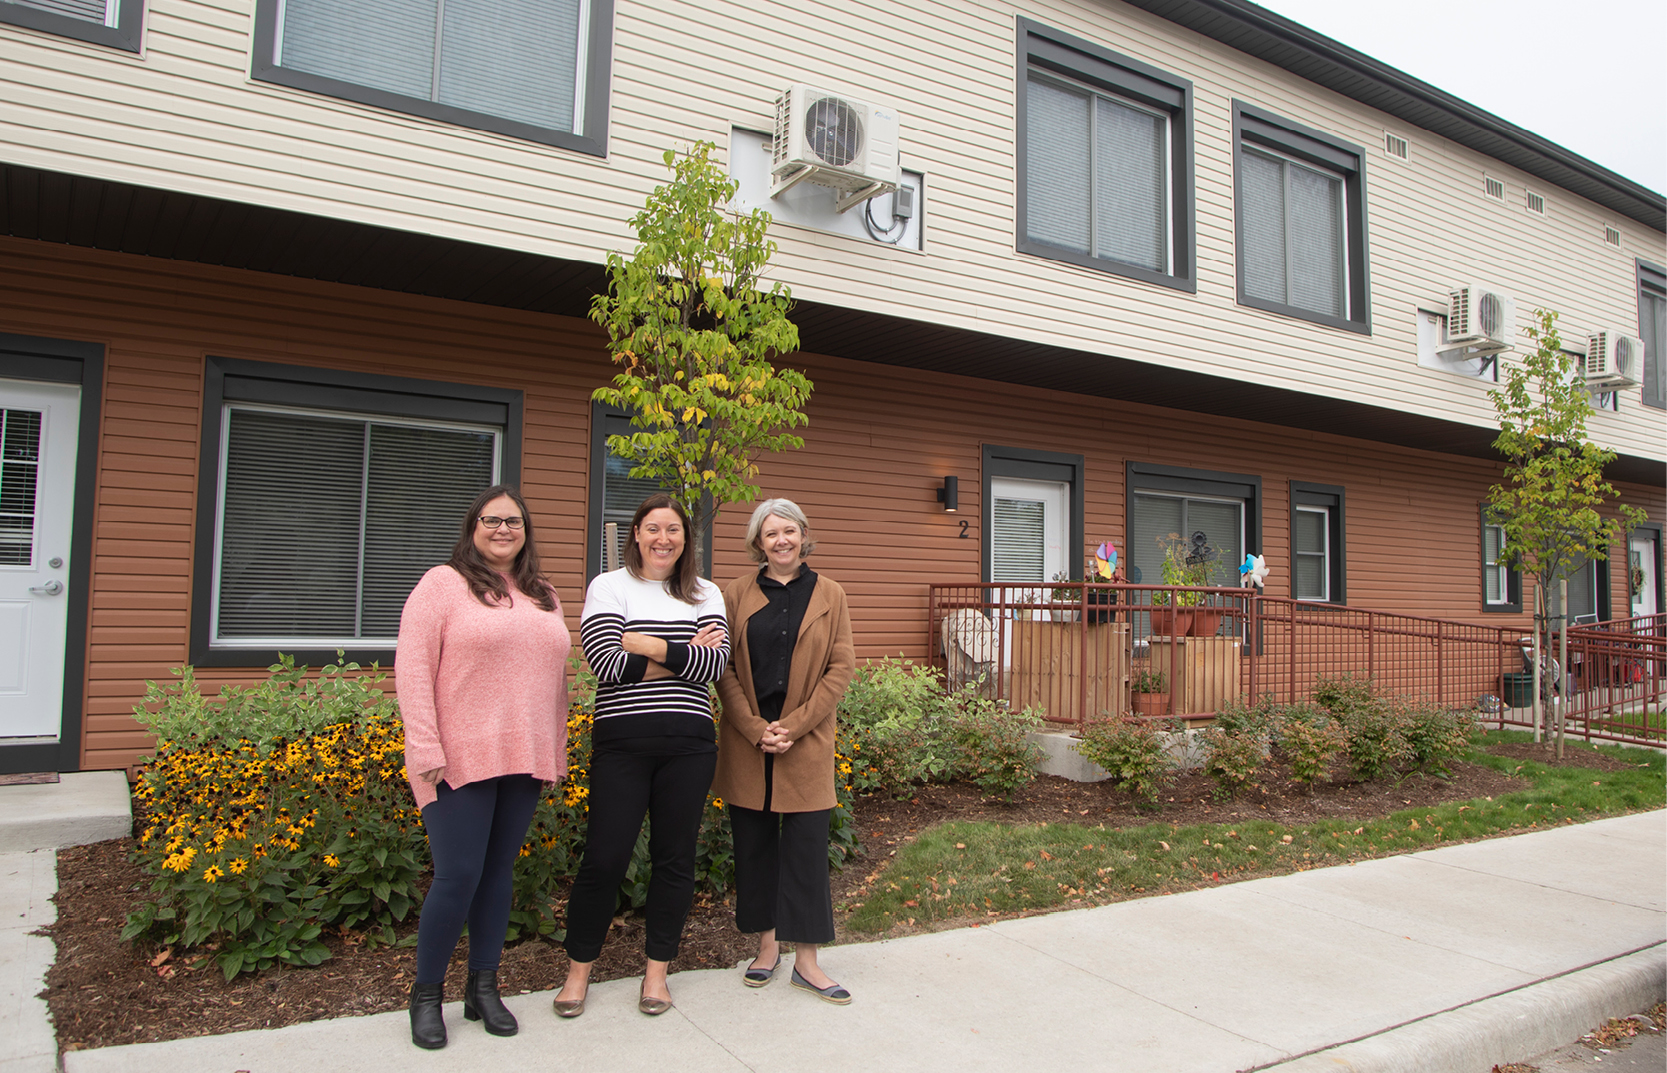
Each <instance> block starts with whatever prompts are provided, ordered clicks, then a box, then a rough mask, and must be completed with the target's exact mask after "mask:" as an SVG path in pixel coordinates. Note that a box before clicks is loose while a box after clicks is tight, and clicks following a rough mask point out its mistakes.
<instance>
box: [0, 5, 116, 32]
mask: <svg viewBox="0 0 1667 1073" xmlns="http://www.w3.org/2000/svg"><path fill="white" fill-rule="evenodd" d="M11 2H12V3H14V4H16V5H17V6H18V7H32V8H34V9H35V10H36V11H49V12H51V13H52V14H54V15H65V16H68V17H69V18H72V19H80V20H81V21H83V22H93V23H97V24H98V25H100V26H114V25H116V19H115V15H116V10H115V9H116V4H115V0H11Z"/></svg>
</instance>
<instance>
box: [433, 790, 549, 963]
mask: <svg viewBox="0 0 1667 1073" xmlns="http://www.w3.org/2000/svg"><path fill="white" fill-rule="evenodd" d="M541 787H542V784H541V783H540V782H539V781H538V780H537V779H535V778H533V777H532V776H531V775H504V776H501V777H499V778H496V779H482V780H481V781H480V782H471V783H466V784H464V785H463V786H459V787H458V788H457V789H455V790H454V789H452V788H451V787H450V786H449V785H447V784H446V783H445V782H444V781H442V782H441V783H440V785H439V788H438V789H439V794H440V796H439V797H437V798H435V799H434V801H433V802H431V803H430V804H429V806H428V807H427V808H425V809H423V827H424V828H426V829H427V831H428V850H429V853H430V854H431V855H432V856H433V858H434V882H433V884H432V885H430V886H429V888H428V894H427V896H426V897H424V898H423V908H422V913H421V915H420V916H419V917H418V920H417V983H419V984H437V983H440V982H441V981H442V980H444V979H445V978H446V965H447V964H448V963H449V962H450V961H451V955H452V951H453V950H455V949H457V940H458V939H459V938H460V937H461V936H462V934H463V925H464V924H465V923H467V924H468V925H469V969H470V971H471V972H472V971H475V970H478V969H494V970H495V969H497V967H498V960H499V959H500V958H501V957H502V956H503V952H504V934H505V933H506V932H507V931H508V930H509V907H510V898H511V896H512V895H513V894H514V888H515V856H516V854H518V853H520V852H521V844H522V843H523V842H525V841H526V838H527V825H528V824H530V823H531V822H532V818H533V810H534V809H536V808H537V807H538V793H539V790H540V789H541Z"/></svg>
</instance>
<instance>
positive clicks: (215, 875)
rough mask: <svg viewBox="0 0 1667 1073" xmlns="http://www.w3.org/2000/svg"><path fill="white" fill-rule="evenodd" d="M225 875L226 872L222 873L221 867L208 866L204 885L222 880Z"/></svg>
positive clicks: (215, 865)
mask: <svg viewBox="0 0 1667 1073" xmlns="http://www.w3.org/2000/svg"><path fill="white" fill-rule="evenodd" d="M225 874H226V873H225V872H222V871H221V870H220V866H219V865H217V864H211V865H209V866H208V868H206V869H205V870H204V871H203V882H204V883H213V882H214V881H216V880H218V879H220V878H221V877H222V876H224V875H225Z"/></svg>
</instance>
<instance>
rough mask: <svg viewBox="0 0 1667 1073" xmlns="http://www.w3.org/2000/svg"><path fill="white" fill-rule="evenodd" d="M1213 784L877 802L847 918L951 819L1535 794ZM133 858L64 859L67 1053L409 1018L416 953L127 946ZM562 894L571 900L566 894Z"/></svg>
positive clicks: (747, 943)
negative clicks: (233, 958)
mask: <svg viewBox="0 0 1667 1073" xmlns="http://www.w3.org/2000/svg"><path fill="white" fill-rule="evenodd" d="M1491 751H1492V752H1494V753H1496V754H1499V755H1505V756H1510V757H1514V758H1519V759H1533V760H1538V761H1540V762H1542V763H1547V764H1553V763H1557V761H1555V760H1554V759H1553V757H1552V753H1551V751H1550V749H1549V747H1547V746H1543V745H1513V746H1495V747H1493V748H1492V749H1491ZM1563 763H1565V764H1573V765H1579V766H1584V767H1591V768H1595V769H1598V770H1605V771H1608V770H1616V769H1620V768H1623V767H1625V766H1626V765H1625V764H1624V763H1623V762H1621V761H1617V760H1613V759H1611V758H1609V757H1606V756H1602V755H1599V754H1595V753H1592V752H1589V751H1586V750H1571V751H1570V752H1569V755H1568V757H1567V759H1566V760H1564V761H1563ZM1210 786H1211V784H1210V783H1209V781H1208V780H1207V779H1205V778H1203V777H1202V776H1198V775H1192V776H1186V777H1183V778H1181V779H1180V780H1179V781H1177V782H1176V783H1175V784H1174V786H1173V788H1172V789H1171V791H1170V793H1169V794H1168V795H1166V796H1167V797H1168V800H1167V801H1165V802H1164V805H1163V809H1162V811H1161V812H1159V813H1157V814H1152V813H1143V812H1137V811H1136V810H1135V809H1134V807H1133V805H1132V803H1131V799H1130V797H1129V795H1128V794H1126V793H1122V792H1118V791H1114V790H1112V789H1111V788H1110V787H1109V786H1108V785H1107V784H1104V783H1087V784H1085V783H1075V782H1069V781H1067V780H1064V779H1060V778H1056V777H1053V776H1043V777H1042V778H1040V779H1037V780H1036V782H1035V783H1033V784H1032V785H1031V786H1030V787H1029V788H1028V789H1026V790H1024V791H1022V792H1020V793H1019V794H1016V795H1015V796H1014V798H1013V800H1012V801H1009V802H1002V801H996V800H989V799H985V798H983V797H982V796H980V794H979V793H978V792H977V790H975V789H973V788H971V787H968V786H964V785H958V784H957V785H948V786H936V785H935V786H929V787H925V788H922V789H921V790H920V791H919V792H918V793H917V794H916V795H915V796H914V797H913V798H912V799H910V800H907V801H894V800H891V799H889V798H883V797H881V798H864V799H861V800H859V801H858V802H857V805H856V809H855V813H856V822H857V825H858V828H857V829H858V831H859V832H860V833H861V839H862V848H861V851H860V852H859V853H858V855H857V856H856V857H855V858H854V859H853V860H852V861H850V862H848V863H847V864H846V866H845V867H844V868H843V869H841V870H840V871H839V872H837V873H835V874H834V877H833V886H834V903H835V905H836V907H837V906H840V905H841V904H842V903H843V902H845V901H846V900H848V899H849V897H850V896H851V893H852V892H853V891H855V890H856V889H857V888H859V887H860V886H861V885H862V883H863V878H864V876H865V875H867V874H868V873H870V872H873V871H874V870H875V869H877V868H879V867H880V866H881V865H882V864H883V863H884V861H885V859H886V858H887V857H888V856H889V855H890V854H892V853H894V852H895V851H896V847H897V846H898V845H900V844H901V843H903V842H905V841H907V840H908V839H909V838H911V837H912V836H914V835H915V834H917V833H919V832H920V831H923V830H925V829H926V828H928V827H931V826H933V825H935V824H938V823H943V822H946V821H951V820H993V821H998V822H1002V823H1013V824H1026V823H1040V822H1044V821H1046V822H1074V823H1093V824H1105V825H1106V826H1108V827H1132V826H1139V825H1142V824H1147V823H1152V822H1154V821H1159V822H1164V823H1171V824H1177V825H1186V824H1192V823H1220V822H1234V821H1237V820H1241V819H1245V818H1249V817H1252V816H1254V817H1258V818H1261V819H1267V820H1273V821H1276V822H1279V823H1287V824H1300V823H1308V822H1312V821H1315V820H1320V819H1327V818H1333V817H1336V818H1348V819H1366V818H1371V817H1374V816H1379V815H1384V814H1387V813H1390V812H1394V811H1395V810H1397V809H1402V808H1409V807H1412V806H1427V805H1434V804H1439V803H1441V802H1444V801H1454V800H1467V799H1470V798H1474V797H1488V796H1498V795H1500V794H1504V793H1509V792H1511V791H1512V790H1516V789H1521V788H1522V786H1523V783H1522V782H1521V780H1519V779H1515V778H1512V777H1510V776H1508V775H1505V774H1502V773H1500V772H1498V771H1495V770H1493V769H1491V768H1486V767H1481V766H1478V765H1474V764H1459V765H1457V767H1456V770H1455V771H1454V773H1453V777H1452V778H1450V779H1436V778H1425V777H1421V776H1412V777H1409V778H1406V779H1403V780H1402V781H1400V782H1398V783H1396V782H1389V781H1382V782H1376V783H1364V784H1362V783H1335V784H1324V785H1321V786H1319V787H1317V788H1316V789H1315V790H1314V792H1313V793H1312V794H1305V793H1303V792H1302V791H1300V790H1296V789H1292V788H1287V787H1282V786H1279V785H1272V786H1269V787H1267V788H1265V789H1263V790H1262V791H1260V792H1253V793H1251V794H1248V795H1246V796H1244V797H1241V798H1239V799H1236V800H1233V801H1229V802H1225V803H1221V802H1216V801H1213V800H1212V799H1211V797H1210V792H1209V791H1210ZM131 852H132V840H131V839H116V840H112V841H109V842H99V843H96V844H94V845H90V846H76V847H72V848H68V849H63V850H60V851H59V852H58V894H57V896H56V897H55V899H54V901H55V902H56V903H57V906H58V920H57V923H55V924H53V925H52V926H51V927H49V928H47V929H45V930H46V932H47V933H48V934H49V935H50V936H51V938H52V939H53V941H54V942H55V943H56V944H57V960H56V962H55V963H54V964H53V966H52V968H51V970H50V971H49V972H48V973H47V978H46V984H47V987H46V992H45V995H46V998H47V1000H48V1003H49V1005H50V1006H51V1010H52V1018H53V1022H54V1024H55V1026H56V1029H57V1034H58V1041H59V1046H60V1047H61V1048H62V1049H63V1050H66V1051H70V1050H78V1049H81V1048H86V1047H107V1046H112V1045H115V1044H122V1043H144V1042H151V1041H156V1040H166V1039H177V1038H181V1037H185V1036H201V1035H213V1034H217V1033H224V1032H237V1031H240V1030H243V1029H251V1028H276V1027H279V1026H282V1025H288V1024H294V1023H297V1022H302V1021H312V1020H317V1019H319V1018H325V1017H343V1016H348V1015H354V1014H369V1013H380V1012H382V1011H385V1010H396V1009H402V1008H404V1006H405V1005H406V1000H407V995H408V992H409V989H410V986H411V972H412V969H413V964H414V960H415V959H414V955H413V953H412V951H411V950H409V949H398V948H388V947H380V948H376V949H366V948H365V947H364V946H363V945H362V944H360V943H358V942H357V940H356V937H355V936H353V935H342V934H332V935H329V936H327V937H326V938H327V940H328V944H329V946H330V950H331V954H332V957H331V959H330V960H328V961H326V962H324V963H323V964H322V965H320V966H318V967H316V968H306V969H292V968H287V967H279V968H276V969H273V970H270V971H267V972H263V973H259V974H252V975H251V974H245V975H242V976H239V977H238V978H237V979H235V980H232V981H230V982H229V983H228V982H227V981H226V980H225V979H224V978H223V977H222V975H221V973H220V971H219V969H218V968H217V967H215V966H214V964H213V962H212V961H211V960H210V959H209V958H207V957H195V958H193V957H191V956H189V955H188V954H187V955H180V956H176V952H175V951H171V950H162V949H157V948H156V947H154V946H147V945H146V944H143V943H135V944H129V943H124V942H122V941H121V940H120V938H119V937H118V933H119V932H120V930H121V927H122V923H123V921H124V919H125V917H126V915H127V912H128V910H129V909H130V908H131V906H132V905H133V902H134V900H135V899H136V898H137V897H138V896H139V895H140V894H141V893H142V892H143V891H144V890H146V889H147V887H148V885H149V884H148V880H147V878H146V877H145V876H144V874H143V873H141V872H140V871H139V869H138V868H137V867H136V866H135V865H134V864H133V863H132V861H131V860H130V859H129V858H130V855H131ZM559 893H560V898H559V900H560V901H562V902H564V903H565V901H566V898H565V891H562V892H559ZM415 917H416V915H415V914H414V913H413V914H412V919H411V920H410V922H409V924H408V925H407V928H406V931H407V932H409V931H413V930H415V924H416V920H415ZM985 919H986V918H983V917H980V918H979V920H980V921H981V922H982V921H984V920H985ZM969 922H970V921H969ZM842 932H843V928H842ZM893 934H896V932H895V930H894V932H893ZM844 938H846V936H845V935H843V934H842V935H841V939H844ZM642 943H643V926H642V919H641V918H640V917H637V916H627V917H623V918H619V919H617V920H616V921H615V926H614V930H613V932H612V933H611V934H610V937H609V941H608V944H607V947H606V948H605V949H604V951H603V953H602V956H601V958H600V959H599V960H598V962H597V965H596V969H595V970H594V975H593V977H592V978H593V979H594V980H597V981H603V980H613V979H620V978H624V977H630V976H636V975H640V974H641V972H642V956H643V955H642ZM756 949H757V939H756V937H752V936H746V935H742V934H741V933H740V932H738V931H736V929H735V922H734V917H733V906H732V904H731V903H730V902H729V901H728V900H727V899H723V898H709V897H698V898H697V900H696V904H695V907H694V910H693V912H691V913H690V915H689V923H688V927H687V929H686V931H685V934H684V939H683V945H682V953H681V955H680V956H679V957H678V959H677V961H676V962H675V963H674V964H673V966H672V971H673V972H676V971H679V970H685V969H714V968H729V967H732V966H734V965H735V964H736V963H737V962H739V961H740V960H742V959H743V958H747V957H750V956H751V955H752V954H753V953H754V952H755V951H756ZM566 969H567V958H566V955H565V954H563V953H562V951H561V948H560V947H559V946H557V945H555V944H552V943H549V942H545V941H542V940H534V941H530V942H524V943H520V944H518V945H516V946H513V947H511V948H510V949H508V950H506V951H505V952H504V958H503V964H502V967H501V969H500V971H499V977H500V982H501V985H502V987H503V989H504V990H505V992H506V993H510V994H514V993H517V992H530V991H543V990H550V989H553V988H556V987H559V986H560V985H561V981H562V979H563V977H564V976H565V974H566ZM465 971H466V966H465V965H464V964H463V959H462V957H461V956H459V958H458V959H457V960H456V961H454V963H453V965H452V969H451V972H450V973H449V974H448V977H447V985H446V986H447V994H446V997H447V1000H448V1001H451V1000H457V999H460V998H461V997H462V985H463V976H464V973H465Z"/></svg>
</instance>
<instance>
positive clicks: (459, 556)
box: [448, 484, 556, 611]
mask: <svg viewBox="0 0 1667 1073" xmlns="http://www.w3.org/2000/svg"><path fill="white" fill-rule="evenodd" d="M499 496H508V497H509V498H510V499H513V500H514V501H515V505H516V507H518V508H520V511H521V525H522V529H521V532H523V533H525V534H526V535H527V539H526V542H525V543H523V544H522V545H521V550H520V551H519V552H517V553H516V555H515V563H514V565H513V566H512V567H511V568H510V578H511V579H512V580H513V581H514V582H515V587H516V588H518V589H520V590H521V591H522V592H524V593H526V594H527V597H528V598H529V599H530V600H532V602H533V603H535V604H537V605H538V606H539V607H541V608H543V609H544V610H546V611H554V610H555V609H556V590H555V586H553V585H551V584H550V582H549V581H548V580H547V579H546V578H545V577H544V571H543V570H542V569H541V568H540V567H539V564H538V541H536V540H534V539H533V516H532V513H531V512H530V511H528V510H527V501H526V500H524V499H522V498H521V493H520V492H517V491H516V490H515V489H514V488H512V487H511V486H509V485H507V484H494V485H493V486H492V487H490V488H488V489H487V490H486V491H484V492H482V493H481V494H480V495H478V496H476V497H475V501H474V502H473V503H471V504H469V512H468V513H467V514H465V515H464V516H463V532H462V535H460V536H459V537H458V538H457V543H456V544H455V545H454V546H453V547H452V549H451V559H450V560H449V562H448V565H449V566H450V567H451V568H452V569H453V570H456V571H457V572H458V573H459V574H462V575H463V580H465V581H467V582H468V583H469V591H470V592H472V593H474V594H475V597H476V598H477V599H479V600H480V602H481V603H483V604H486V605H487V606H488V607H490V606H492V604H494V603H497V602H500V601H504V600H508V599H509V586H507V585H505V584H504V579H503V575H502V574H500V573H498V572H497V571H496V570H494V569H492V568H491V567H490V566H488V565H487V564H486V559H485V558H484V557H483V556H482V555H481V553H480V549H479V548H476V547H475V527H476V526H477V525H479V524H480V512H481V511H483V510H485V509H486V504H488V503H490V502H492V501H493V500H494V499H497V498H498V497H499ZM487 593H491V594H492V599H490V600H488V599H487V598H486V594H487Z"/></svg>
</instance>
